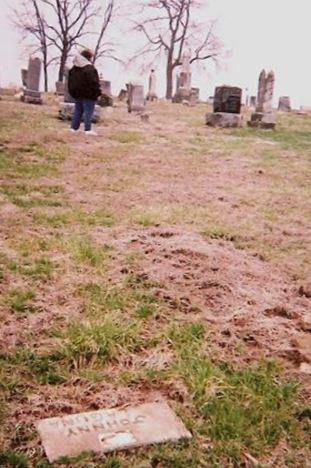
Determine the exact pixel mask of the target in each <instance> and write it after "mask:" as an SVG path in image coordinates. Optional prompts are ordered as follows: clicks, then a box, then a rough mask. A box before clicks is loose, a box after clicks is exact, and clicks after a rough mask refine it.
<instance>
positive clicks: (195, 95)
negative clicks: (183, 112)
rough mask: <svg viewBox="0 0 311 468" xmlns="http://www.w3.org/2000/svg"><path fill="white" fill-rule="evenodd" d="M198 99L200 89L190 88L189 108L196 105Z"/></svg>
mask: <svg viewBox="0 0 311 468" xmlns="http://www.w3.org/2000/svg"><path fill="white" fill-rule="evenodd" d="M199 97H200V89H199V88H191V91H190V100H189V104H190V106H191V107H194V106H196V105H197V103H198V101H199Z"/></svg>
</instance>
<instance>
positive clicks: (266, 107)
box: [263, 71, 275, 114]
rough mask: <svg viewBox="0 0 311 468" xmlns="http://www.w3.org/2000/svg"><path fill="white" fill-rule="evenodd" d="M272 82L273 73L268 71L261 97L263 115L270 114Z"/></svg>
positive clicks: (273, 80)
mask: <svg viewBox="0 0 311 468" xmlns="http://www.w3.org/2000/svg"><path fill="white" fill-rule="evenodd" d="M274 82H275V76H274V72H273V71H270V72H269V73H268V75H267V78H266V86H265V92H264V97H263V113H264V114H271V112H272V103H273V92H274Z"/></svg>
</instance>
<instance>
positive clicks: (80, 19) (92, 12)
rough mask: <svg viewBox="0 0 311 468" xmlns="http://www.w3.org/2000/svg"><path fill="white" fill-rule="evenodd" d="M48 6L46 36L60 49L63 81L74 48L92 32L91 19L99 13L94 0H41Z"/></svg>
mask: <svg viewBox="0 0 311 468" xmlns="http://www.w3.org/2000/svg"><path fill="white" fill-rule="evenodd" d="M39 1H40V2H41V4H42V5H43V6H45V8H46V18H48V20H47V21H46V27H45V30H46V36H47V38H48V40H49V41H50V42H51V44H52V45H53V46H54V47H55V48H56V49H58V53H59V70H58V80H59V81H63V78H64V72H65V66H66V62H67V59H68V56H69V54H70V52H71V50H72V48H73V47H74V46H75V45H77V44H79V42H80V41H81V39H82V38H83V37H85V36H87V35H89V34H90V33H91V31H90V30H89V29H88V28H89V27H90V24H91V21H92V20H94V19H95V18H96V17H97V16H98V14H99V7H98V6H97V2H96V1H94V0H39Z"/></svg>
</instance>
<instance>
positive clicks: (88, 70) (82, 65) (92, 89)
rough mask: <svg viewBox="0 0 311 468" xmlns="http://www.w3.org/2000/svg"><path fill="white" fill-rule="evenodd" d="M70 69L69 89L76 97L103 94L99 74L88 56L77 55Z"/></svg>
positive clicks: (89, 97)
mask: <svg viewBox="0 0 311 468" xmlns="http://www.w3.org/2000/svg"><path fill="white" fill-rule="evenodd" d="M73 64H74V66H73V67H72V69H71V70H70V71H69V77H68V91H69V94H70V96H72V97H73V98H74V99H93V100H94V101H96V100H97V99H98V97H99V96H100V95H101V89H100V82H99V76H98V73H97V70H96V68H95V67H94V65H92V64H91V63H90V62H89V61H88V60H87V59H86V58H84V57H82V56H81V55H78V56H77V57H75V59H74V62H73Z"/></svg>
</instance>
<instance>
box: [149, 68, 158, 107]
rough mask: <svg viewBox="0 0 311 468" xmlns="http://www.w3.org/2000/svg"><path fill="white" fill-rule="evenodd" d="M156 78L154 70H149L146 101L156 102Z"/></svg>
mask: <svg viewBox="0 0 311 468" xmlns="http://www.w3.org/2000/svg"><path fill="white" fill-rule="evenodd" d="M157 99H158V96H157V77H156V74H155V71H154V70H151V72H150V76H149V89H148V94H147V101H154V100H157Z"/></svg>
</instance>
